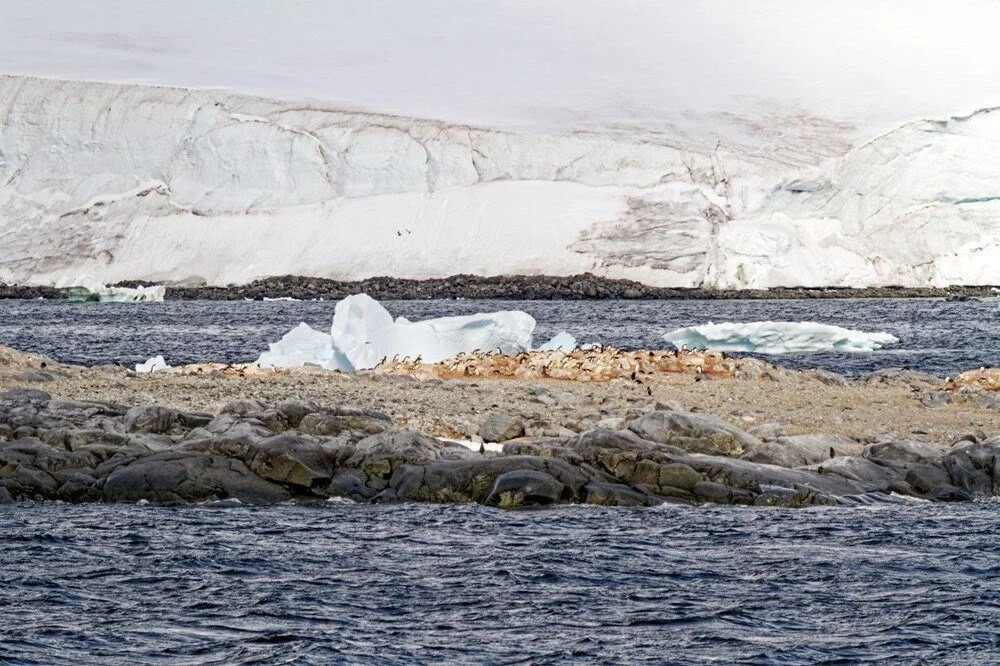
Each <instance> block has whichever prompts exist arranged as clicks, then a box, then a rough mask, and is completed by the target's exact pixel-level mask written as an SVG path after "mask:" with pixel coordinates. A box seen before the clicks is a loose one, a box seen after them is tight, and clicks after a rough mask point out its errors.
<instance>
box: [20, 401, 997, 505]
mask: <svg viewBox="0 0 1000 666" xmlns="http://www.w3.org/2000/svg"><path fill="white" fill-rule="evenodd" d="M622 425H623V427H622V426H619V427H597V428H592V429H587V430H585V431H583V432H580V433H566V434H564V435H562V436H550V437H539V436H534V437H526V436H524V435H523V432H524V429H523V424H518V423H517V422H516V419H515V420H513V421H512V420H511V419H506V420H504V419H500V418H497V417H496V416H492V417H490V419H489V420H488V421H487V422H486V423H484V426H486V428H484V431H483V432H484V434H485V432H486V431H487V429H488V430H489V431H490V432H491V433H494V436H493V437H491V439H504V440H505V441H503V442H502V443H501V446H500V448H499V451H486V449H485V446H482V447H481V448H480V450H479V451H476V450H474V448H472V447H469V446H466V445H463V444H461V443H456V442H451V441H446V440H440V439H435V438H433V437H430V436H428V435H425V434H422V433H420V432H417V431H414V430H408V429H403V428H398V427H396V426H395V425H394V424H393V422H392V420H391V419H390V418H389V417H388V416H387V415H386V414H383V413H380V412H377V411H373V410H367V409H359V408H354V407H347V406H321V405H319V404H317V403H315V402H313V401H311V400H305V399H290V400H285V401H283V402H281V403H279V404H276V405H272V404H267V403H265V402H263V401H260V400H254V399H242V400H235V401H232V402H230V403H228V404H226V405H225V406H224V407H223V408H222V409H221V410H219V411H218V413H214V414H213V413H205V412H189V411H183V410H178V409H173V408H169V407H164V406H161V405H149V404H147V405H137V406H133V407H129V406H126V405H121V404H115V403H108V402H98V401H88V400H59V399H54V398H52V397H51V396H50V395H49V394H48V393H45V392H43V391H39V390H36V389H16V390H13V391H7V392H5V393H2V394H0V501H7V502H11V501H20V500H63V501H71V502H81V501H89V502H137V501H148V502H155V503H195V502H217V501H233V500H238V501H239V502H242V503H250V504H274V503H279V502H287V501H298V502H318V501H323V500H327V499H329V498H338V497H339V498H348V499H351V500H354V501H359V502H399V501H427V502H477V503H482V504H487V505H494V506H500V507H504V508H515V507H519V506H527V505H540V504H557V503H590V504H602V505H619V506H647V505H654V504H660V503H664V502H681V503H690V504H697V503H706V502H708V503H721V504H744V505H751V504H752V505H777V506H807V505H816V504H827V505H836V504H853V503H859V502H873V501H899V499H898V498H899V497H908V498H921V499H927V500H972V499H975V498H985V497H990V496H993V495H995V494H998V493H1000V436H994V437H986V436H985V434H983V437H981V438H980V437H977V436H975V435H970V436H969V437H968V438H966V439H963V440H962V441H959V442H956V443H955V444H954V445H953V446H951V447H950V448H949V449H948V450H946V451H944V452H942V451H939V450H937V449H936V448H935V447H930V446H927V445H925V444H921V443H919V442H911V441H905V440H903V441H890V442H878V443H871V444H867V445H866V444H863V443H862V442H859V441H856V440H853V439H851V438H847V437H843V436H837V435H825V434H814V435H808V436H799V437H784V436H780V435H779V436H771V435H769V434H768V433H766V432H764V431H760V432H758V434H757V435H754V434H751V433H750V432H747V431H744V430H741V429H740V428H737V427H735V426H733V425H731V424H728V423H725V422H723V421H721V420H719V419H717V418H715V417H713V416H709V415H706V414H698V413H692V412H686V411H679V410H667V409H662V410H657V411H653V412H649V413H646V414H643V415H642V416H639V417H638V418H635V419H633V420H631V421H630V422H628V423H625V424H622ZM511 437H512V438H511Z"/></svg>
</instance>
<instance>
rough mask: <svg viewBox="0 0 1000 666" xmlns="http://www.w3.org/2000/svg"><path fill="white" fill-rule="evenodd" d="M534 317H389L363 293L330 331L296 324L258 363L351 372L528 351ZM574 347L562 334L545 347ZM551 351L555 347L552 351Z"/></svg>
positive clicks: (341, 310) (342, 307)
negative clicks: (397, 362) (397, 361)
mask: <svg viewBox="0 0 1000 666" xmlns="http://www.w3.org/2000/svg"><path fill="white" fill-rule="evenodd" d="M534 330H535V319H534V318H533V317H532V316H531V315H529V314H528V313H526V312H519V311H504V312H491V313H485V314H474V315H468V316H463V317H440V318H437V319H427V320H425V321H416V322H413V321H409V320H408V319H406V318H404V317H398V318H397V319H395V320H394V319H393V318H392V315H391V314H389V312H388V310H386V309H385V308H384V307H382V305H381V304H379V302H378V301H376V300H375V299H373V298H371V297H370V296H367V295H365V294H357V295H354V296H348V297H347V298H345V299H343V300H342V301H340V302H339V303H337V306H336V308H335V310H334V315H333V325H332V326H331V327H330V333H329V334H327V333H324V332H322V331H317V330H316V329H314V328H311V327H310V326H308V325H307V324H304V323H303V324H299V325H298V326H297V327H296V328H294V329H292V330H291V331H290V332H288V333H287V334H285V336H284V337H282V338H281V340H279V341H278V342H275V343H272V344H271V345H270V349H269V350H268V351H266V352H264V353H263V354H261V355H260V357H259V358H258V359H257V364H258V365H260V366H261V367H262V368H269V367H278V368H285V367H294V366H299V365H305V364H313V365H318V366H321V367H324V368H328V369H331V370H342V371H344V372H352V371H354V370H365V369H369V368H374V367H375V366H377V365H378V364H379V363H380V362H381V361H382V360H383V359H386V360H392V359H394V358H405V357H409V358H411V359H417V358H419V359H421V360H422V361H425V362H427V363H436V362H438V361H443V360H444V359H446V358H452V357H454V356H457V355H459V354H462V353H465V352H474V351H487V352H491V351H500V352H502V353H504V354H519V353H521V352H525V351H529V350H530V349H531V348H532V347H531V339H532V335H533V334H534ZM553 343H555V344H556V345H558V346H559V347H564V346H566V345H573V344H575V341H573V339H572V336H569V335H568V334H561V335H560V336H556V338H554V339H553V341H551V342H550V343H549V344H553ZM553 348H555V347H553Z"/></svg>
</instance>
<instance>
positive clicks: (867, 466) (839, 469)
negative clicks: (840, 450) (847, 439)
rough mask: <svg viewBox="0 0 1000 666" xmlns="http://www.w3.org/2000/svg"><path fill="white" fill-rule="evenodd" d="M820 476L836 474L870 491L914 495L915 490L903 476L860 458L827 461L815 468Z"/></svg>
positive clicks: (848, 457)
mask: <svg viewBox="0 0 1000 666" xmlns="http://www.w3.org/2000/svg"><path fill="white" fill-rule="evenodd" d="M815 469H816V471H817V472H819V473H820V474H835V475H837V476H841V477H843V478H845V479H850V480H852V481H857V482H858V483H863V484H864V485H865V486H867V487H868V488H870V489H873V490H876V491H881V492H898V493H903V494H912V493H913V489H912V488H910V487H909V485H908V484H907V483H906V482H905V481H904V480H903V476H902V475H901V474H900V473H898V472H896V471H894V470H892V469H890V468H888V467H883V466H882V465H877V464H875V463H873V462H872V461H870V460H866V459H865V458H862V457H860V456H841V457H837V458H832V459H830V460H826V461H824V462H822V463H820V464H818V465H816V466H815Z"/></svg>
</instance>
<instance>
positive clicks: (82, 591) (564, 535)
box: [0, 503, 1000, 664]
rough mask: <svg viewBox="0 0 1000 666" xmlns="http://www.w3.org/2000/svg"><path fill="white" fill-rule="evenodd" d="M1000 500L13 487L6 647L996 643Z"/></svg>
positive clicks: (237, 658) (136, 657) (117, 657)
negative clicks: (398, 496)
mask: <svg viewBox="0 0 1000 666" xmlns="http://www.w3.org/2000/svg"><path fill="white" fill-rule="evenodd" d="M998 532H1000V511H998V505H997V504H996V503H982V504H969V505H962V506H958V505H931V504H922V503H920V504H917V503H915V504H905V505H884V506H873V507H864V508H816V509H799V510H782V509H753V508H745V507H744V508H736V507H703V508H690V507H676V506H669V507H660V508H654V509H606V508H594V507H563V508H557V509H549V510H536V511H518V512H504V511H500V510H496V509H489V508H485V507H479V506H443V505H404V506H370V505H351V504H339V503H338V504H334V503H328V504H327V505H325V506H322V507H313V508H310V507H294V506H279V507H270V508H249V507H237V508H224V509H223V508H208V507H193V508H162V507H160V508H158V507H152V506H135V505H65V504H33V503H28V504H21V505H15V506H5V507H0V563H2V566H0V609H2V611H0V661H10V662H13V663H37V664H79V663H107V664H139V663H142V664H160V663H182V664H195V663H197V664H231V663H260V664H279V663H295V664H330V663H352V664H424V663H428V664H430V663H434V664H556V663H560V664H561V663H574V664H588V663H601V664H608V663H647V664H703V663H717V664H813V663H837V664H848V663H907V664H910V663H919V664H946V663H955V664H986V663H996V661H997V658H998V654H1000V553H998V551H997V548H996V546H997V534H998Z"/></svg>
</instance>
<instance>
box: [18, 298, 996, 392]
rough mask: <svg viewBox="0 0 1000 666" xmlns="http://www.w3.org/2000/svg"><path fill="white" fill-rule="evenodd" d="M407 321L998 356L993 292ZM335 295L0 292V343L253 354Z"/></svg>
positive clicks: (87, 359) (899, 357)
mask: <svg viewBox="0 0 1000 666" xmlns="http://www.w3.org/2000/svg"><path fill="white" fill-rule="evenodd" d="M383 304H384V305H385V307H386V308H387V309H388V310H389V312H391V313H392V314H393V315H394V316H400V315H402V316H405V317H407V318H408V319H411V320H422V319H428V318H431V317H443V316H451V315H469V314H474V313H477V312H493V311H497V310H524V311H525V312H527V313H528V314H530V315H532V316H533V317H534V318H535V319H536V320H537V321H538V327H537V328H536V329H535V341H536V343H539V344H540V343H541V342H544V341H545V340H548V339H549V338H551V337H552V336H553V335H555V334H556V333H559V332H560V331H563V330H565V331H568V332H569V333H571V334H573V335H574V336H575V337H576V339H577V340H578V341H579V342H581V343H586V342H599V343H604V344H610V345H614V346H618V347H623V348H627V349H634V348H638V347H645V348H656V349H661V348H663V347H665V346H666V343H665V342H664V340H663V334H664V333H666V332H668V331H671V330H674V329H677V328H682V327H685V326H694V325H698V324H703V323H705V322H708V321H736V322H751V321H763V320H772V321H814V322H820V323H824V324H834V325H837V326H843V327H846V328H852V329H859V330H864V331H882V332H887V333H891V334H892V335H894V336H896V337H897V338H899V340H900V342H899V344H897V345H893V346H891V347H888V348H886V349H881V350H878V351H875V352H870V353H868V352H866V353H856V354H847V353H815V354H802V355H781V356H770V357H763V356H762V357H763V358H768V360H771V361H774V362H777V363H780V364H781V365H785V366H790V367H798V368H804V367H820V368H824V369H827V370H832V371H834V372H840V373H843V374H847V375H854V376H856V375H859V374H861V373H864V372H869V371H872V370H878V369H883V368H894V367H909V368H911V369H914V370H921V371H924V372H931V373H935V374H939V375H942V376H946V375H950V374H954V373H955V372H957V371H959V370H967V369H970V368H977V367H980V366H982V365H992V366H997V365H1000V306H998V302H997V300H996V299H988V300H981V301H978V300H977V301H968V302H945V301H942V300H938V299H871V300H774V301H756V300H755V301H736V300H734V301H482V300H465V301H446V300H431V301H386V302H385V303H383ZM334 305H335V303H333V302H288V301H279V302H259V301H253V302H247V301H238V302H236V301H234V302H216V301H212V302H208V301H200V302H199V301H167V302H165V303H144V304H116V303H100V304H98V303H88V304H70V303H65V302H57V301H0V344H6V345H10V346H13V347H16V348H18V349H21V350H25V351H31V352H36V353H42V354H47V355H50V356H54V357H55V358H57V359H59V360H61V361H64V362H68V363H80V364H85V365H95V364H99V363H115V362H118V363H122V364H124V365H127V366H129V367H131V366H132V364H135V363H141V362H143V361H145V360H146V359H147V358H149V357H151V356H155V355H158V354H162V355H163V356H164V357H165V358H166V360H167V362H168V363H170V364H171V365H180V364H183V363H193V362H201V361H209V360H212V361H222V362H251V361H253V360H254V359H256V358H257V356H258V355H259V354H260V353H261V352H262V351H264V350H266V349H267V348H268V343H270V342H274V341H275V340H278V339H279V338H281V336H282V335H284V334H285V333H287V332H288V331H289V330H290V329H291V328H293V327H294V326H296V325H297V324H298V323H299V322H302V321H304V322H306V323H307V324H309V325H310V326H312V327H314V328H316V329H318V330H321V331H328V330H329V328H330V321H331V319H332V318H333V308H334Z"/></svg>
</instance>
